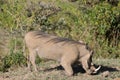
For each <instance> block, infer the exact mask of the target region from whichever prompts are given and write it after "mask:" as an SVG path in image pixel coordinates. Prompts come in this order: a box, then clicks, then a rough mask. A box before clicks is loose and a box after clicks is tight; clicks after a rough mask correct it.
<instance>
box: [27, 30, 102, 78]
mask: <svg viewBox="0 0 120 80" xmlns="http://www.w3.org/2000/svg"><path fill="white" fill-rule="evenodd" d="M25 43H26V46H27V48H28V50H29V61H30V63H28V67H30V65H31V64H32V65H33V68H34V69H35V71H37V68H36V64H35V59H36V55H38V56H39V57H40V58H45V59H50V60H56V61H59V62H60V64H61V65H62V67H63V68H64V69H65V72H66V74H67V75H68V76H71V75H73V70H72V67H71V66H72V65H73V64H74V63H76V62H80V63H81V65H82V67H83V68H84V70H85V71H86V73H88V74H92V73H96V72H97V71H98V70H99V68H100V67H99V68H98V69H96V68H95V67H94V66H93V63H92V55H93V51H92V50H91V49H90V48H89V47H88V46H87V45H86V44H84V43H81V42H77V41H74V40H70V39H67V38H61V37H57V36H54V35H50V34H46V33H43V32H41V31H31V32H28V33H27V34H26V35H25Z"/></svg>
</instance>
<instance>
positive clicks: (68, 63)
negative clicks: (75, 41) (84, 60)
mask: <svg viewBox="0 0 120 80" xmlns="http://www.w3.org/2000/svg"><path fill="white" fill-rule="evenodd" d="M66 59H67V58H62V60H61V65H62V67H63V68H64V69H65V74H66V75H68V76H72V75H73V70H72V66H71V65H72V64H71V61H69V60H66Z"/></svg>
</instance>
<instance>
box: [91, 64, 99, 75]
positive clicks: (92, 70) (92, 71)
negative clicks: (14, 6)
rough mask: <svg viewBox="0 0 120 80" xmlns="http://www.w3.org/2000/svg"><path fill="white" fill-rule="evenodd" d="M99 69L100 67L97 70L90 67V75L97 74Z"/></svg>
mask: <svg viewBox="0 0 120 80" xmlns="http://www.w3.org/2000/svg"><path fill="white" fill-rule="evenodd" d="M100 68H101V66H99V67H98V68H95V66H94V65H91V67H90V71H91V73H90V74H96V73H98V71H99V70H100Z"/></svg>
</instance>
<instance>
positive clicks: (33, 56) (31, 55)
mask: <svg viewBox="0 0 120 80" xmlns="http://www.w3.org/2000/svg"><path fill="white" fill-rule="evenodd" d="M35 59H36V52H35V51H31V52H30V56H29V60H30V62H31V64H32V66H33V68H34V70H35V71H36V72H37V66H36V64H35ZM29 67H30V64H29Z"/></svg>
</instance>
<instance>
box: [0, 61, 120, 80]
mask: <svg viewBox="0 0 120 80" xmlns="http://www.w3.org/2000/svg"><path fill="white" fill-rule="evenodd" d="M94 63H95V64H96V67H97V65H101V66H102V67H101V69H100V71H99V73H98V74H96V75H86V74H85V72H84V70H83V69H82V67H81V66H80V65H78V66H74V67H73V70H74V73H75V75H74V76H72V77H68V76H66V75H65V74H64V69H63V68H62V67H61V66H59V64H58V63H57V62H54V61H48V62H45V63H43V62H41V63H40V64H38V69H39V72H31V71H28V69H27V68H26V67H19V68H11V69H9V71H8V72H5V73H3V72H0V80H120V59H95V60H94Z"/></svg>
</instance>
